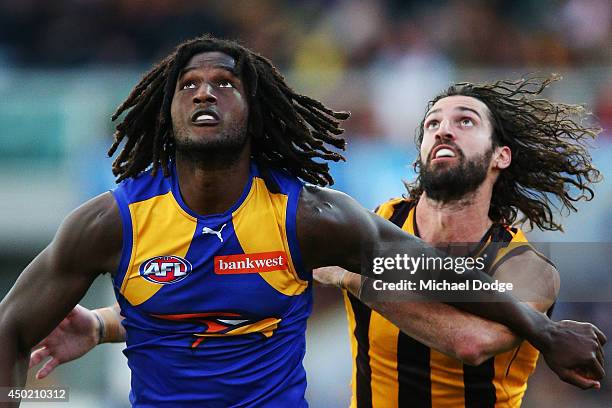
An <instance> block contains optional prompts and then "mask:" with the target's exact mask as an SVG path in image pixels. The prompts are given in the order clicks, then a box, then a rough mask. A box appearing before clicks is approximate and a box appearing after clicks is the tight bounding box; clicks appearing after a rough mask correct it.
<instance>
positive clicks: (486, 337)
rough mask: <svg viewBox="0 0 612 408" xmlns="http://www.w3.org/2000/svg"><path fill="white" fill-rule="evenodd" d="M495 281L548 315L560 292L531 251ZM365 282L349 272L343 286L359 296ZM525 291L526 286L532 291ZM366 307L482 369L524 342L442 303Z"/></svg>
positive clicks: (548, 270) (545, 264) (551, 271)
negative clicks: (488, 362)
mask: <svg viewBox="0 0 612 408" xmlns="http://www.w3.org/2000/svg"><path fill="white" fill-rule="evenodd" d="M328 268H329V270H328V271H326V272H325V273H334V274H341V273H342V271H341V270H339V269H340V268H337V267H326V268H323V269H328ZM335 269H337V270H335ZM338 276H340V275H338ZM494 277H495V278H496V279H498V280H500V281H503V282H512V283H513V284H514V287H515V290H516V289H518V291H517V292H516V294H518V298H519V299H521V300H522V301H524V302H525V303H526V304H528V305H529V306H531V307H532V308H534V309H535V310H537V311H540V312H546V311H547V310H548V309H549V308H550V306H552V304H553V303H554V299H555V298H556V296H557V293H558V290H559V274H558V273H557V271H556V269H555V268H554V267H553V266H552V265H550V264H549V263H548V262H546V261H544V260H543V259H541V258H540V257H539V256H538V255H536V254H535V253H534V252H532V251H527V252H524V253H522V254H520V255H516V256H514V257H512V258H510V259H508V260H506V261H504V262H503V264H501V265H500V266H499V268H498V269H497V272H496V273H495V275H494ZM360 281H361V280H360V277H359V275H356V274H354V273H351V272H348V273H346V274H345V275H344V277H343V279H342V282H341V286H342V287H343V288H345V289H347V290H348V291H350V292H351V294H352V295H353V296H356V297H357V296H358V295H359V286H360ZM521 288H527V289H528V290H529V293H527V292H526V291H522V290H520V289H521ZM366 303H367V305H368V306H370V307H371V308H372V309H374V310H376V311H377V312H378V313H380V314H381V315H382V316H384V317H385V318H386V319H387V320H389V321H391V322H392V323H393V324H395V325H396V326H397V327H399V328H400V330H402V331H403V332H405V333H406V334H408V335H410V336H411V337H413V338H415V339H416V340H418V341H420V342H421V343H423V344H425V345H427V346H429V347H432V348H434V349H436V350H438V351H440V352H442V353H444V354H447V355H449V356H451V357H454V358H457V359H459V360H462V361H464V362H465V363H467V364H472V365H479V364H481V363H483V362H484V361H486V360H488V359H489V358H491V357H493V356H494V355H497V354H500V353H503V352H505V351H508V350H510V349H512V348H514V347H516V346H517V345H518V344H519V343H520V342H521V341H522V339H521V338H519V337H518V336H516V335H515V334H514V333H512V331H510V330H509V329H508V328H507V327H506V326H503V325H501V324H499V323H495V322H492V321H489V320H486V319H483V318H480V317H478V316H475V315H472V314H469V313H466V312H464V311H462V310H459V309H457V308H455V307H453V306H450V305H446V304H443V303H435V302H411V303H399V302H366Z"/></svg>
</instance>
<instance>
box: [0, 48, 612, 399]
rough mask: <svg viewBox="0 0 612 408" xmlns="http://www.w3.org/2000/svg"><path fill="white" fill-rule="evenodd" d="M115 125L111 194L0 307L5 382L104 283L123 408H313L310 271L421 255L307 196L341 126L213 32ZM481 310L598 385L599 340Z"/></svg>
mask: <svg viewBox="0 0 612 408" xmlns="http://www.w3.org/2000/svg"><path fill="white" fill-rule="evenodd" d="M126 111H127V112H126ZM122 113H125V116H124V117H123V120H122V122H121V123H120V124H119V125H118V126H117V133H116V139H115V143H114V144H113V146H112V147H111V150H110V151H109V154H114V153H115V151H116V150H117V149H118V148H119V147H120V146H121V143H122V142H124V143H125V144H124V145H123V147H122V150H121V152H120V153H119V155H118V157H117V159H116V160H115V162H114V164H113V171H114V173H115V174H116V175H117V176H118V181H120V182H122V183H121V184H120V185H119V186H118V187H117V189H115V190H114V191H113V192H112V193H107V194H103V195H101V196H99V197H97V198H94V199H93V200H91V201H89V202H87V203H85V204H84V205H83V206H81V207H79V208H77V209H76V210H75V211H74V212H73V213H71V214H70V215H69V216H68V217H67V218H66V219H65V220H64V222H63V223H62V225H61V227H60V228H59V230H58V232H57V234H56V236H55V238H54V240H53V241H52V242H51V244H50V245H49V246H48V247H47V248H46V249H44V250H43V251H42V252H41V254H39V255H38V256H37V257H36V258H35V259H34V260H33V261H32V263H31V264H30V265H29V266H28V267H27V268H26V269H25V270H24V272H23V273H22V274H21V276H20V277H19V279H18V280H17V282H16V284H15V286H14V287H13V288H12V289H11V291H10V292H9V293H8V294H7V296H6V297H5V298H4V299H3V301H2V303H0V386H19V385H22V384H23V383H24V381H25V372H26V369H27V365H28V356H29V353H30V350H31V348H32V347H33V346H35V345H36V344H37V343H38V342H40V341H41V339H43V338H44V337H45V336H46V335H48V334H49V333H50V332H51V331H52V329H53V328H55V327H56V326H57V325H58V324H59V323H60V322H61V321H62V319H63V318H64V317H65V316H67V315H68V313H69V312H70V311H71V310H72V309H73V308H74V307H75V305H76V304H77V302H78V301H79V299H81V298H82V296H83V295H84V294H85V292H86V291H87V289H88V288H89V286H90V285H91V283H92V282H93V280H94V279H95V278H96V277H97V276H98V275H100V274H103V273H107V272H111V273H113V284H114V288H115V292H116V295H117V299H118V303H119V306H120V309H121V314H122V316H123V317H124V319H123V322H122V324H123V326H124V327H125V334H126V343H127V348H126V350H125V354H126V356H127V358H128V365H129V367H130V369H131V372H132V381H131V386H132V390H131V393H130V401H131V403H132V405H133V406H135V407H150V406H155V407H160V406H173V407H175V406H209V407H230V406H243V407H246V406H253V407H255V406H256V407H266V406H269V407H278V406H283V407H284V406H292V407H300V406H307V403H306V401H305V399H304V391H305V388H306V381H305V380H306V376H305V372H304V368H303V366H302V359H303V356H304V348H305V340H304V337H305V329H306V319H307V317H308V315H309V313H310V309H311V285H310V282H311V273H310V271H311V270H312V269H314V268H316V267H320V266H326V265H339V266H341V267H343V268H345V269H348V270H356V271H357V270H361V266H362V263H363V262H367V261H364V260H362V256H361V253H360V251H361V249H362V245H364V244H366V243H367V242H377V241H384V242H397V243H399V244H401V245H402V246H403V247H405V248H407V250H408V248H410V250H412V251H415V253H416V252H419V253H421V252H423V251H429V248H428V247H426V246H425V245H424V244H423V242H422V241H421V240H419V239H417V238H414V237H412V236H410V235H408V234H405V233H404V232H403V231H402V230H401V229H400V228H398V227H396V226H395V225H393V224H392V223H389V222H388V221H385V220H384V219H383V218H381V217H378V216H375V215H374V214H371V213H370V212H368V211H367V210H365V209H363V208H362V207H361V206H359V205H358V204H357V203H356V202H355V201H354V200H353V199H351V198H350V197H348V196H347V195H345V194H342V193H339V192H336V191H333V190H329V189H325V188H321V187H317V186H315V185H321V186H323V185H326V184H328V183H330V182H331V181H332V180H331V177H330V176H329V173H328V167H327V164H326V163H325V162H324V161H326V160H340V159H341V156H340V155H339V154H338V153H334V152H332V151H330V150H329V149H328V148H327V147H325V144H328V145H331V146H332V147H343V146H344V141H343V140H342V139H340V138H339V137H338V135H339V134H340V133H341V132H342V131H341V129H340V128H339V120H343V119H346V118H347V117H348V115H347V114H346V113H342V112H334V111H332V110H330V109H328V108H326V107H325V106H323V105H322V104H321V103H320V102H318V101H315V100H313V99H311V98H308V97H305V96H303V95H299V94H297V93H295V92H294V91H293V90H291V89H290V88H289V87H288V86H287V85H286V83H285V81H284V79H283V77H282V76H281V75H280V74H279V73H278V71H277V70H276V69H275V68H274V67H273V66H272V65H271V63H270V62H269V61H267V60H266V59H264V58H263V57H261V56H259V55H257V54H255V53H253V52H251V51H249V50H246V49H245V48H243V47H241V46H239V45H238V44H236V43H234V42H227V41H221V40H216V39H212V38H207V37H204V38H199V39H195V40H192V41H189V42H187V43H184V44H181V45H179V46H178V48H177V49H176V50H175V52H173V53H172V54H171V55H170V56H169V57H167V58H166V59H164V60H163V61H162V62H161V63H160V64H159V65H158V66H156V67H155V68H154V69H153V70H151V71H150V72H149V73H147V74H146V75H145V77H144V78H143V79H142V80H141V82H140V83H139V84H138V85H137V86H136V87H135V88H134V90H133V91H132V93H131V94H130V96H129V97H128V99H127V100H126V101H125V102H124V103H123V104H122V105H121V106H120V107H119V109H118V111H117V112H116V113H115V115H114V118H117V116H118V115H120V114H122ZM314 159H319V160H314ZM303 181H305V182H309V183H312V184H314V185H308V186H305V185H304V183H303ZM367 265H369V262H367ZM113 271H114V272H113ZM481 275H482V276H481ZM476 276H481V277H482V279H484V280H486V279H487V276H486V275H484V274H482V273H478V274H477V275H476ZM441 278H445V279H448V280H449V281H458V282H462V281H464V280H465V279H466V277H464V276H461V275H458V274H456V273H454V271H447V272H446V273H443V274H442V275H441ZM483 301H497V302H496V303H488V304H487V307H486V308H484V307H482V305H481V304H478V303H473V304H467V303H466V304H460V305H459V307H462V308H464V309H466V310H468V311H470V312H474V313H476V314H478V315H481V316H483V317H485V318H489V319H491V320H495V321H499V322H500V323H503V324H505V325H507V326H508V327H510V328H511V329H512V330H514V331H515V332H516V333H517V334H518V335H519V336H521V337H524V338H526V339H528V340H529V341H530V342H531V343H532V344H534V346H535V347H537V348H538V349H540V350H541V351H542V352H543V354H544V356H545V357H546V359H547V362H548V364H549V365H550V366H551V368H552V369H553V370H555V371H556V372H557V373H558V374H560V375H562V376H563V377H564V378H566V379H567V380H568V381H570V382H572V383H575V384H578V385H583V386H584V385H586V384H591V383H592V382H595V381H596V380H597V379H599V378H601V377H602V376H603V375H604V373H603V369H602V368H601V363H600V362H599V361H598V352H600V349H601V343H603V342H604V341H605V338H604V337H603V334H602V333H601V332H600V331H599V330H598V329H597V328H596V327H594V326H592V325H590V324H584V323H576V322H571V321H564V322H552V321H550V320H549V319H548V318H547V317H546V316H544V315H542V314H540V313H538V312H535V311H534V310H533V309H531V308H529V307H528V306H525V305H523V304H521V303H520V302H518V301H516V299H514V298H512V297H511V296H509V295H507V294H501V293H491V294H487V295H485V296H484V297H483ZM561 350H562V351H561ZM10 404H13V403H9V405H10Z"/></svg>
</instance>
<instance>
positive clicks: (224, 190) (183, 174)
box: [176, 148, 250, 215]
mask: <svg viewBox="0 0 612 408" xmlns="http://www.w3.org/2000/svg"><path fill="white" fill-rule="evenodd" d="M176 173H177V177H178V184H179V189H180V192H181V196H182V197H183V201H184V202H185V204H187V206H188V207H189V208H190V209H191V210H193V211H194V212H196V213H198V214H201V215H210V214H220V213H223V212H225V211H227V210H228V209H230V208H231V207H232V205H233V204H234V203H235V202H236V201H238V199H239V198H240V196H241V195H242V192H243V191H244V188H245V185H246V184H247V182H248V180H249V175H250V149H248V148H245V149H243V150H242V151H241V152H240V154H239V157H238V158H237V159H236V160H228V161H226V162H225V163H223V164H220V163H218V162H215V161H212V162H209V163H207V162H206V161H205V160H197V159H194V158H193V157H190V156H188V155H185V154H181V152H179V151H177V152H176Z"/></svg>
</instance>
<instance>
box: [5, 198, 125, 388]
mask: <svg viewBox="0 0 612 408" xmlns="http://www.w3.org/2000/svg"><path fill="white" fill-rule="evenodd" d="M121 234H122V231H121V220H120V216H119V210H118V208H117V204H116V202H115V200H114V198H113V197H112V195H111V194H110V193H106V194H103V195H100V196H98V197H96V198H94V199H92V200H90V201H88V202H87V203H85V204H84V205H82V206H81V207H79V208H77V209H76V210H75V211H73V212H72V213H71V214H70V215H68V217H66V219H65V220H64V221H63V222H62V225H61V226H60V228H59V230H58V232H57V234H56V236H55V238H54V239H53V241H52V242H51V244H49V246H47V248H45V249H44V250H43V251H42V252H41V253H40V254H39V255H38V256H37V257H36V258H35V259H34V260H33V261H32V262H31V263H30V264H29V265H28V266H27V267H26V269H25V270H24V271H23V272H22V273H21V275H20V276H19V278H18V279H17V282H16V283H15V285H14V286H13V288H12V289H11V290H10V292H9V293H8V294H7V295H6V297H5V298H4V299H3V300H2V302H0V386H22V385H23V384H24V382H25V373H26V370H27V366H28V358H29V355H30V349H31V348H32V347H33V346H34V345H36V344H37V343H39V342H40V341H41V340H42V339H43V338H44V337H45V336H47V335H48V334H49V333H50V332H51V331H52V330H53V329H54V328H55V327H56V326H57V325H58V324H59V323H60V322H61V321H62V319H63V318H64V317H65V316H66V315H68V313H69V312H70V311H71V310H72V309H73V308H74V306H75V305H76V304H77V302H78V301H79V300H80V299H81V298H82V297H83V295H84V294H85V292H86V291H87V289H88V288H89V286H90V285H91V283H92V282H93V280H94V279H95V278H96V277H97V276H98V275H100V274H102V273H105V272H108V271H113V270H114V269H116V267H117V265H118V263H119V257H120V254H121V244H122V235H121Z"/></svg>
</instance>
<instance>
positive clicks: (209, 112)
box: [191, 108, 219, 126]
mask: <svg viewBox="0 0 612 408" xmlns="http://www.w3.org/2000/svg"><path fill="white" fill-rule="evenodd" d="M191 123H192V124H194V125H196V126H215V125H218V124H219V114H218V113H217V111H216V110H215V109H214V108H206V109H197V110H196V111H195V112H193V114H192V115H191Z"/></svg>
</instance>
